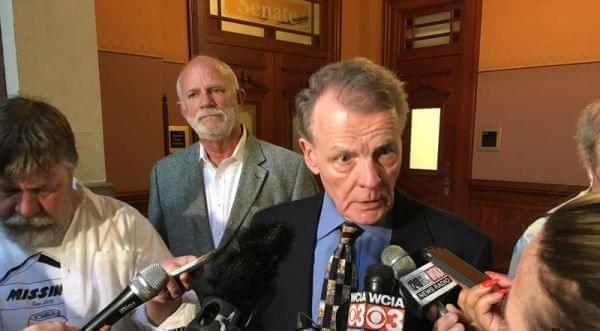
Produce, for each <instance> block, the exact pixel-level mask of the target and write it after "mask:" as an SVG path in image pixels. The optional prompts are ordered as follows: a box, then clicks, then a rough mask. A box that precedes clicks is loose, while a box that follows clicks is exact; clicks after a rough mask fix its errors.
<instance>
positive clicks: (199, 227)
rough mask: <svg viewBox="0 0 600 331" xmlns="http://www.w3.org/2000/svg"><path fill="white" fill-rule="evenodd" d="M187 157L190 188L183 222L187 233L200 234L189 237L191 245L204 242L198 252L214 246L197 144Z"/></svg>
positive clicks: (201, 163)
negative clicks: (187, 227) (185, 220)
mask: <svg viewBox="0 0 600 331" xmlns="http://www.w3.org/2000/svg"><path fill="white" fill-rule="evenodd" d="M194 147H195V148H192V149H191V151H190V153H189V155H188V157H187V160H186V162H187V164H188V171H186V173H187V174H188V176H189V177H188V178H187V180H189V182H188V183H191V184H190V185H186V186H188V187H189V188H190V194H189V198H190V201H189V203H188V204H187V206H188V207H187V209H186V210H185V211H184V217H186V218H189V220H188V222H183V224H186V225H188V226H189V227H190V228H189V229H185V230H184V231H187V233H188V234H191V235H194V236H200V238H197V237H194V238H191V239H192V242H191V243H190V244H191V245H193V246H197V245H198V243H206V245H205V247H198V248H200V252H204V251H208V250H211V249H214V248H215V244H214V241H213V238H212V232H211V230H210V222H209V221H208V207H207V205H206V196H205V192H204V175H203V172H202V167H203V162H204V161H199V160H200V147H199V145H198V144H196V145H194Z"/></svg>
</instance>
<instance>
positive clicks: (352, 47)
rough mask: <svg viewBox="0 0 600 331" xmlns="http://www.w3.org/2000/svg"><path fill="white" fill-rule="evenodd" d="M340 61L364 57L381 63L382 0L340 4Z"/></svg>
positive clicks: (353, 1)
mask: <svg viewBox="0 0 600 331" xmlns="http://www.w3.org/2000/svg"><path fill="white" fill-rule="evenodd" d="M341 39H342V43H341V57H342V59H348V58H353V57H356V56H362V57H366V58H368V59H370V60H372V61H374V62H376V63H381V52H382V48H381V47H382V42H383V0H344V1H343V2H342V38H341Z"/></svg>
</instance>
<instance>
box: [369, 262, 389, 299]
mask: <svg viewBox="0 0 600 331" xmlns="http://www.w3.org/2000/svg"><path fill="white" fill-rule="evenodd" d="M393 289H394V270H393V269H392V268H391V267H389V266H387V265H384V264H380V263H378V264H371V265H370V266H368V267H367V272H366V273H365V290H366V291H369V292H373V293H379V294H392V292H393Z"/></svg>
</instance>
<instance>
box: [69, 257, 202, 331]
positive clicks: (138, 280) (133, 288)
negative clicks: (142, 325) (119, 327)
mask: <svg viewBox="0 0 600 331" xmlns="http://www.w3.org/2000/svg"><path fill="white" fill-rule="evenodd" d="M193 260H195V257H194V256H180V257H176V258H172V259H170V260H166V261H163V262H162V266H161V265H159V264H158V263H156V264H153V265H150V266H148V267H146V268H144V269H142V270H141V271H140V272H139V273H138V274H136V276H135V277H134V278H133V279H132V280H131V281H130V283H129V285H128V286H127V287H126V288H125V289H124V290H123V291H122V292H121V294H119V295H118V296H117V297H116V298H115V299H114V300H113V301H112V302H111V303H109V304H108V305H107V306H106V307H104V309H102V311H100V312H99V313H98V314H97V315H96V316H94V318H92V320H90V321H89V322H88V323H87V324H86V325H84V326H83V327H82V328H81V330H83V331H92V330H101V328H102V327H104V326H110V325H113V324H115V323H116V322H118V321H119V320H120V319H121V318H123V317H124V316H125V315H127V314H129V313H131V312H132V311H133V310H134V309H135V308H137V307H138V306H140V305H142V304H144V303H145V302H146V314H147V316H148V319H149V320H150V321H151V322H152V323H153V324H155V325H159V324H161V323H162V321H164V320H165V319H166V318H167V317H168V316H169V315H171V314H172V313H173V312H174V311H175V310H177V308H178V307H179V305H180V304H181V296H182V295H183V293H184V292H185V290H187V289H189V288H191V282H192V279H193V278H194V277H193V275H192V273H191V272H189V273H188V272H181V273H179V274H177V278H178V279H177V280H176V279H175V277H173V276H170V275H169V274H168V273H167V271H165V269H166V270H169V271H172V270H174V269H176V268H178V267H181V266H183V265H186V264H187V263H189V262H190V261H193ZM188 269H189V268H188ZM186 270H187V269H186ZM190 270H191V269H190ZM194 274H196V275H197V274H198V271H196V272H195V273H194ZM179 284H183V285H184V287H185V289H182V288H181V287H180V285H179Z"/></svg>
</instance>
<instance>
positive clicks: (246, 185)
mask: <svg viewBox="0 0 600 331" xmlns="http://www.w3.org/2000/svg"><path fill="white" fill-rule="evenodd" d="M264 160H265V156H264V155H263V153H262V150H261V148H260V144H259V142H258V140H257V139H256V138H254V137H253V136H252V135H250V134H248V137H247V140H246V149H245V154H244V166H243V167H242V173H241V175H240V182H239V184H238V188H237V192H236V193H235V200H234V201H233V206H232V207H231V213H230V214H229V220H228V221H227V227H226V228H225V233H224V234H223V239H221V243H220V244H219V246H223V245H225V244H226V243H227V242H228V241H229V240H230V239H231V238H232V237H233V235H234V234H235V233H236V231H237V230H238V229H239V227H240V226H241V225H242V223H243V221H244V219H245V218H246V216H247V215H248V213H249V212H250V211H251V209H252V205H253V204H254V200H256V197H257V196H258V194H259V192H260V190H261V188H262V185H263V183H264V181H265V178H266V177H267V170H265V169H264V168H262V167H261V166H260V164H261V163H262V162H264ZM256 211H257V210H256ZM256 211H254V212H256Z"/></svg>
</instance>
